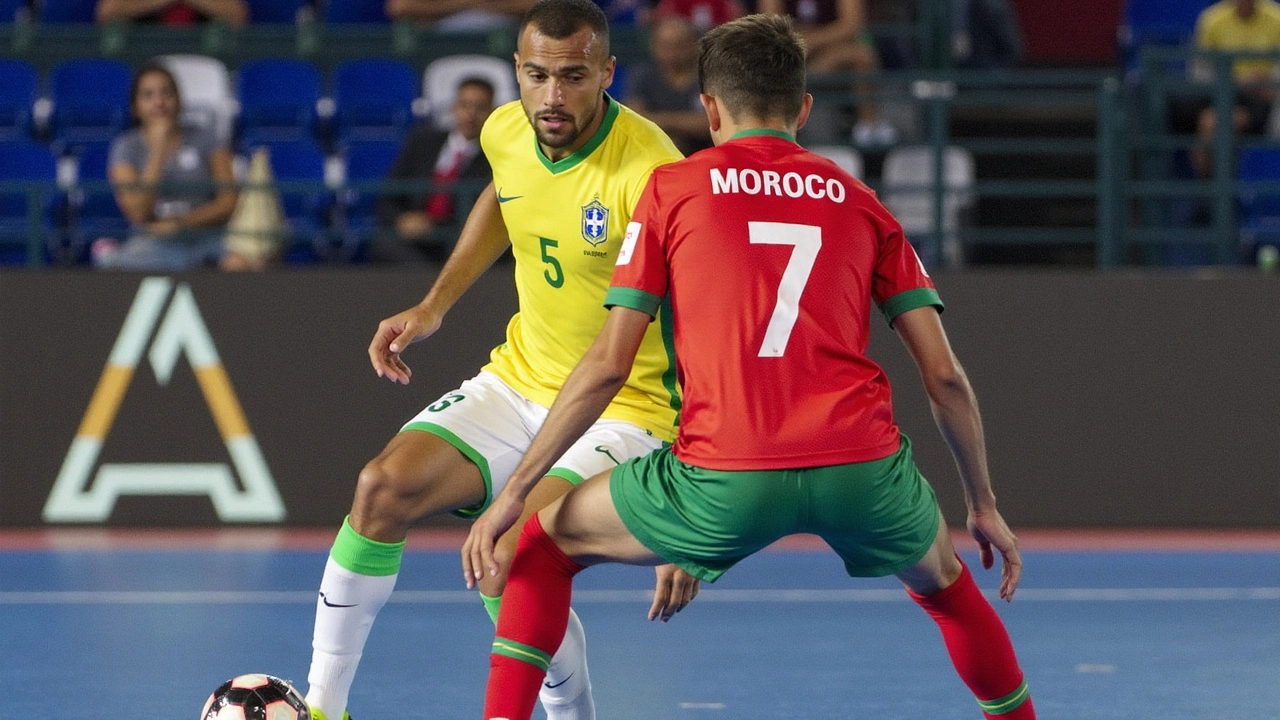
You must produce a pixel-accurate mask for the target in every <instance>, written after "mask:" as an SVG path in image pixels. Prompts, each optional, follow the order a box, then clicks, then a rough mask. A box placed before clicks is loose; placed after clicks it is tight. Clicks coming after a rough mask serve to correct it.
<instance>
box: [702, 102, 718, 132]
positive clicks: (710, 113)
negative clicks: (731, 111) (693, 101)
mask: <svg viewBox="0 0 1280 720" xmlns="http://www.w3.org/2000/svg"><path fill="white" fill-rule="evenodd" d="M698 99H699V100H700V101H702V108H703V109H704V110H706V111H707V122H708V123H709V124H710V125H711V132H716V131H717V130H719V129H720V106H719V105H716V99H715V98H714V97H712V96H710V95H708V94H706V93H699V94H698Z"/></svg>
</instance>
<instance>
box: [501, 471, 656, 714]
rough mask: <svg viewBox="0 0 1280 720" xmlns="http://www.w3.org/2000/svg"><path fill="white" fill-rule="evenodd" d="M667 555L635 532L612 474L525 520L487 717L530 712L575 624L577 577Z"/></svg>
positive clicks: (506, 601)
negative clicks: (591, 568)
mask: <svg viewBox="0 0 1280 720" xmlns="http://www.w3.org/2000/svg"><path fill="white" fill-rule="evenodd" d="M610 560H612V561H617V562H626V563H631V564H647V565H659V564H661V563H663V562H664V561H663V560H662V559H661V558H659V557H658V556H656V555H654V554H653V553H652V552H651V551H649V550H648V549H647V548H645V547H644V546H643V545H641V544H640V541H638V540H636V539H635V538H634V537H632V536H631V533H630V532H629V531H628V530H627V528H626V526H625V525H624V524H623V523H622V519H621V518H620V517H619V516H618V511H617V510H616V509H614V506H613V499H612V497H611V496H610V493H609V474H608V473H602V474H600V475H596V476H595V477H592V478H591V479H589V480H587V481H586V482H585V483H583V484H582V485H580V486H578V487H577V488H576V489H574V490H573V491H572V492H570V493H569V494H568V495H566V496H565V497H564V498H562V499H561V500H559V501H557V502H555V503H552V504H551V505H549V506H548V507H547V508H546V509H544V510H542V511H541V512H539V513H538V514H537V515H534V516H533V517H532V518H530V519H529V521H528V522H527V523H525V525H524V528H523V530H522V531H521V534H520V540H519V543H518V545H517V548H516V556H515V559H514V560H513V561H512V563H511V569H510V571H509V572H508V574H507V585H506V590H505V593H504V598H503V610H502V613H501V615H500V616H499V618H498V632H497V636H496V637H495V638H494V641H493V654H492V656H491V657H490V661H489V665H490V671H489V684H488V688H487V689H486V691H485V710H484V712H485V714H484V717H485V718H507V719H508V720H528V718H529V717H530V715H532V713H533V705H534V702H535V701H536V700H537V698H538V692H539V690H540V689H541V687H542V682H543V678H544V677H545V675H546V672H547V669H548V667H549V666H550V664H551V659H552V655H553V654H554V653H555V651H556V649H557V648H559V647H560V645H561V641H562V639H563V638H564V636H565V628H566V627H567V626H568V624H569V601H570V599H571V596H572V594H573V578H574V576H575V575H577V574H578V573H579V572H581V571H582V570H583V569H584V568H585V567H587V566H588V565H592V564H595V563H598V562H606V561H610Z"/></svg>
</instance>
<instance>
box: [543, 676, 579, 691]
mask: <svg viewBox="0 0 1280 720" xmlns="http://www.w3.org/2000/svg"><path fill="white" fill-rule="evenodd" d="M571 677H573V673H569V677H567V678H565V679H563V680H561V681H560V682H558V683H556V684H555V685H552V684H551V683H549V682H544V683H542V686H543V687H549V688H558V687H560V686H561V685H563V684H565V683H567V682H569V678H571Z"/></svg>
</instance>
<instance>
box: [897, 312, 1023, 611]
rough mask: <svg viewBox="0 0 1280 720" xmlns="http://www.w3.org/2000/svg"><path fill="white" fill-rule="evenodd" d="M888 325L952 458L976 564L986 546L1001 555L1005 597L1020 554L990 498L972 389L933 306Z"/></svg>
mask: <svg viewBox="0 0 1280 720" xmlns="http://www.w3.org/2000/svg"><path fill="white" fill-rule="evenodd" d="M893 326H894V329H896V330H897V331H898V335H899V337H901V338H902V342H903V344H905V345H906V347H907V352H908V353H910V354H911V357H912V359H913V360H915V363H916V367H917V368H919V370H920V377H921V379H922V380H923V381H924V387H925V392H926V393H927V394H928V396H929V405H930V408H931V409H932V411H933V418H934V422H935V423H937V425H938V430H939V431H940V432H941V433H942V437H943V439H944V440H946V443H947V446H948V447H949V448H950V449H951V454H952V455H953V456H954V457H955V460H956V468H957V470H958V471H959V473H960V482H961V483H962V485H963V486H964V498H965V505H966V506H967V507H968V510H969V517H968V519H967V525H968V527H969V532H970V533H971V534H972V535H973V539H974V540H976V541H977V542H978V548H979V551H980V553H981V557H982V567H984V568H987V569H990V568H991V566H992V565H993V564H994V562H995V558H994V556H993V554H992V550H991V548H992V546H994V547H995V549H996V550H999V551H1000V555H1001V557H1002V559H1003V564H1002V567H1001V582H1000V597H1001V598H1003V599H1005V600H1011V599H1013V593H1014V591H1015V590H1016V589H1017V587H1018V579H1019V578H1020V577H1021V575H1022V557H1021V555H1020V554H1019V552H1018V540H1017V538H1016V537H1015V536H1014V534H1013V532H1012V531H1010V530H1009V526H1008V525H1006V524H1005V521H1004V518H1003V517H1001V516H1000V512H999V511H998V510H997V509H996V496H995V493H994V492H993V491H992V489H991V478H990V475H989V474H988V472H987V450H986V441H985V439H984V437H983V432H982V417H981V415H980V414H979V413H978V401H977V398H976V397H975V396H974V393H973V388H972V387H971V386H970V385H969V379H968V378H967V377H966V376H965V374H964V368H962V367H961V366H960V361H959V360H957V359H956V356H955V353H954V352H953V351H952V349H951V343H950V342H948V340H947V335H946V333H945V332H944V331H943V329H942V320H941V318H939V317H938V313H937V311H936V310H935V309H934V308H932V307H923V308H916V309H915V310H909V311H907V312H905V313H903V314H901V315H899V316H898V317H897V318H895V319H894V321H893Z"/></svg>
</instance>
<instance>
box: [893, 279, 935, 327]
mask: <svg viewBox="0 0 1280 720" xmlns="http://www.w3.org/2000/svg"><path fill="white" fill-rule="evenodd" d="M929 305H932V306H933V307H935V308H937V309H938V312H942V311H943V309H944V307H945V306H944V305H943V304H942V298H940V297H938V291H937V290H934V289H933V288H916V289H914V290H907V291H905V292H900V293H898V294H897V295H894V296H893V297H891V298H889V299H888V300H885V301H884V302H883V303H881V304H880V312H882V313H884V319H885V320H888V321H889V327H893V319H894V318H896V317H898V316H899V315H901V314H902V313H904V312H906V311H908V310H915V309H916V308H922V307H927V306H929Z"/></svg>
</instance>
